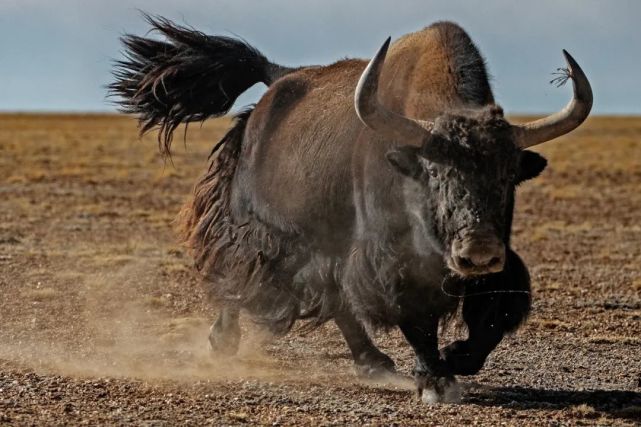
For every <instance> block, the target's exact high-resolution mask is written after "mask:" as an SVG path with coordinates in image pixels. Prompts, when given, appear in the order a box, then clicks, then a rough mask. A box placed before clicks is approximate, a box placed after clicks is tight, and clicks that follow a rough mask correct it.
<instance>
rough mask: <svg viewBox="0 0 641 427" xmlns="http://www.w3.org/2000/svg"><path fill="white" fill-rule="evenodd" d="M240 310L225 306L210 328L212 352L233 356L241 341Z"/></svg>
mask: <svg viewBox="0 0 641 427" xmlns="http://www.w3.org/2000/svg"><path fill="white" fill-rule="evenodd" d="M239 315H240V311H239V310H238V308H236V307H223V309H222V310H221V312H220V314H219V315H218V318H217V319H216V321H215V322H214V324H213V325H211V328H210V329H209V348H210V350H211V351H212V353H215V354H220V355H224V356H233V355H234V354H236V352H237V351H238V345H239V343H240V324H239V322H238V318H239Z"/></svg>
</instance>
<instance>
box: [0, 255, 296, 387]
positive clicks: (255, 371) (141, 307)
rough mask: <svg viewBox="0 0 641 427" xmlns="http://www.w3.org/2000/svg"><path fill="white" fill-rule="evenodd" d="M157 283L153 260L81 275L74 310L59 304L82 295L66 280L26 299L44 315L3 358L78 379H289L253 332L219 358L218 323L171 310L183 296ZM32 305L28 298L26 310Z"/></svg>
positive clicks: (6, 342)
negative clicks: (157, 291) (212, 325)
mask: <svg viewBox="0 0 641 427" xmlns="http://www.w3.org/2000/svg"><path fill="white" fill-rule="evenodd" d="M152 264H153V263H152ZM153 278H157V273H154V267H153V265H150V263H149V262H146V261H145V260H142V261H129V262H127V263H126V265H125V266H123V267H121V268H120V269H119V270H117V271H116V272H108V271H107V272H101V273H96V274H87V275H83V276H80V277H77V278H76V280H77V281H78V282H81V284H80V285H79V288H80V289H79V290H78V291H77V295H75V298H77V299H78V300H80V301H81V303H80V304H79V305H77V306H72V307H71V308H69V307H67V308H66V310H61V309H60V307H57V305H58V304H59V303H58V300H62V299H69V298H73V297H74V296H72V295H69V292H68V289H63V286H62V284H61V283H59V282H58V283H57V286H55V287H54V288H47V289H46V290H42V289H36V290H33V291H31V292H30V293H29V294H28V295H26V296H27V297H30V298H33V297H34V296H36V297H37V298H40V305H41V306H44V310H41V312H42V313H41V314H40V315H39V316H37V317H33V318H32V319H31V321H27V322H23V323H26V324H25V325H24V326H25V328H24V329H25V330H24V331H20V332H21V333H19V334H17V336H18V337H19V339H15V337H14V339H12V337H11V336H7V335H8V334H7V333H8V332H9V331H4V332H5V333H2V335H3V336H2V345H1V346H0V358H2V359H6V360H12V361H15V362H19V363H21V364H23V365H27V366H28V367H31V368H34V369H40V370H45V371H53V372H56V373H60V374H64V375H72V376H112V377H135V378H144V379H153V378H157V379H176V380H192V379H229V378H241V377H252V378H279V377H282V376H283V375H286V374H285V372H284V368H283V367H281V366H279V364H278V363H277V362H276V361H275V360H274V359H272V358H270V357H269V356H268V355H266V354H265V353H262V352H261V351H259V350H258V349H256V348H255V346H252V345H251V342H252V338H251V334H252V331H249V332H250V338H249V340H247V341H249V344H246V345H244V346H243V347H242V348H241V351H240V353H239V356H237V357H234V358H233V359H230V358H214V357H212V355H211V354H210V352H209V349H208V347H207V335H208V329H209V322H210V320H209V319H206V318H205V317H203V316H202V315H199V314H197V313H196V314H192V313H187V314H179V315H176V314H175V313H172V312H171V311H170V310H167V309H166V307H165V306H166V305H168V304H167V303H168V302H169V300H170V299H171V298H172V297H174V298H175V296H172V295H171V294H166V295H163V296H161V297H153V296H151V295H149V294H147V293H146V292H145V290H146V289H149V286H147V285H148V283H147V282H149V281H150V280H153ZM29 303H30V302H29V301H25V310H24V311H25V312H26V311H27V310H28V304H29ZM73 311H75V312H73ZM29 324H31V325H29ZM246 333H247V331H246Z"/></svg>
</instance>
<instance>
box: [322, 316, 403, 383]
mask: <svg viewBox="0 0 641 427" xmlns="http://www.w3.org/2000/svg"><path fill="white" fill-rule="evenodd" d="M334 322H336V325H337V326H338V328H339V329H340V330H341V332H342V333H343V337H345V341H347V346H348V347H349V350H350V351H351V352H352V357H353V358H354V366H355V368H356V374H357V375H358V376H359V377H363V378H368V379H377V378H383V377H385V376H387V375H389V374H394V373H395V372H396V370H395V367H394V361H393V360H392V359H390V358H389V356H387V355H386V354H385V353H383V352H382V351H380V350H379V349H378V348H376V345H374V343H373V342H372V340H371V339H370V337H369V336H368V335H367V331H366V330H365V328H364V327H363V325H362V324H361V323H360V322H359V321H358V320H357V319H356V318H355V317H354V315H353V314H352V313H351V312H350V311H349V310H348V309H346V308H344V309H342V310H341V311H340V312H338V313H337V314H336V316H335V317H334Z"/></svg>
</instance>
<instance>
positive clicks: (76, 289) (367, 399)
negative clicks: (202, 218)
mask: <svg viewBox="0 0 641 427" xmlns="http://www.w3.org/2000/svg"><path fill="white" fill-rule="evenodd" d="M228 124H229V121H227V120H225V119H223V120H217V121H210V122H208V123H207V124H206V125H205V126H204V127H203V128H202V129H199V128H198V126H193V129H191V130H190V133H189V138H188V139H189V142H188V144H187V147H186V149H185V148H184V147H183V146H182V141H180V139H178V140H177V141H176V144H175V145H176V149H175V155H174V157H173V162H174V165H173V166H172V165H171V164H164V163H163V161H162V159H161V158H160V157H159V155H158V154H157V151H156V150H155V146H154V140H153V137H146V138H145V139H144V140H143V142H139V141H138V138H137V135H136V129H135V123H134V122H133V121H132V120H131V119H128V118H124V117H118V116H91V115H89V116H54V115H51V116H47V115H41V116H30V115H4V116H0V197H1V201H0V219H1V222H0V272H1V273H0V424H15V425H58V424H69V425H77V424H103V423H104V424H132V423H133V424H137V425H174V424H178V423H181V424H189V425H203V424H216V425H218V424H244V423H246V424H250V425H255V424H271V425H279V424H315V425H316V424H355V425H360V424H375V425H378V424H438V425H466V424H473V423H478V424H488V425H498V424H501V423H504V424H507V425H528V424H529V425H541V424H545V425H548V424H551V425H558V424H562V425H566V424H599V425H602V424H623V425H625V424H630V425H632V424H635V423H638V422H639V421H640V417H641V351H640V350H641V296H640V295H641V269H640V265H641V118H608V117H600V118H594V119H592V120H590V121H589V123H588V124H587V125H585V126H583V127H582V128H581V129H580V130H579V131H576V132H575V133H573V134H572V135H570V136H568V137H564V138H562V139H559V140H558V141H555V142H551V143H548V144H546V145H545V146H543V147H542V148H541V150H540V151H541V152H542V153H543V154H545V155H546V156H547V157H548V159H549V160H550V166H549V167H548V169H547V170H546V171H545V172H544V173H543V175H542V176H541V177H540V178H539V179H537V180H535V181H532V182H528V183H526V184H524V185H523V186H522V188H520V189H519V197H518V206H517V213H516V220H515V227H514V235H515V236H514V246H515V248H516V249H517V250H518V251H519V252H520V253H521V255H522V257H523V258H524V259H525V261H526V263H527V264H528V265H529V267H530V272H531V274H532V278H533V290H534V308H533V312H532V316H531V318H530V319H529V321H528V322H527V324H526V325H525V326H524V327H523V328H522V329H521V330H520V331H519V332H518V333H516V334H515V335H514V336H511V337H509V338H507V339H505V340H504V341H503V342H502V343H501V345H500V346H499V347H498V348H497V350H496V351H495V352H494V353H493V354H492V356H491V357H490V359H489V360H488V363H487V364H486V367H485V369H484V370H483V371H482V372H481V373H480V374H479V375H476V376H474V377H469V378H463V379H462V382H463V384H464V395H463V402H462V404H457V405H446V404H443V405H438V406H432V407H428V406H426V405H424V404H422V403H421V402H419V401H418V400H417V398H416V396H415V392H414V390H413V387H412V385H411V383H410V382H409V381H401V380H399V381H397V382H396V383H394V384H367V383H363V382H359V381H358V380H356V379H355V377H354V376H353V374H352V368H351V360H350V357H349V354H348V351H347V348H346V346H345V345H344V343H343V341H342V338H341V337H340V335H339V333H338V331H337V329H336V328H335V327H334V326H333V325H332V324H328V325H326V326H324V327H322V328H320V329H319V330H316V331H313V332H311V333H307V334H304V333H302V332H300V331H294V332H292V333H290V334H289V335H287V336H286V337H284V338H280V339H277V340H275V341H273V342H270V343H268V344H266V345H264V346H261V345H259V344H258V342H259V341H261V340H263V339H262V338H261V337H260V336H259V333H258V332H255V331H253V329H252V328H251V325H249V324H246V325H245V332H246V335H249V337H248V338H246V339H245V341H244V344H243V348H242V349H241V353H240V355H239V356H237V357H234V358H228V359H215V358H212V357H210V355H209V354H208V352H207V346H206V336H207V329H208V325H209V323H210V322H211V321H212V319H213V318H214V314H215V310H213V309H212V308H211V307H210V306H209V305H208V303H207V302H206V300H205V298H204V296H203V292H202V290H201V286H200V285H199V283H198V281H197V280H196V279H195V277H194V276H193V274H192V272H191V270H190V259H189V256H188V255H187V254H186V253H185V251H184V250H183V249H182V248H181V247H179V246H178V245H177V244H176V239H175V237H174V232H173V230H172V220H173V219H174V217H175V215H176V214H177V212H178V210H179V209H180V206H181V203H182V202H183V201H184V199H185V198H186V197H187V195H188V194H189V192H190V190H191V187H192V185H193V183H194V182H195V181H196V179H197V178H198V176H199V174H200V173H201V172H202V171H203V170H204V169H205V167H206V157H207V153H208V151H209V149H210V148H211V146H212V145H213V143H214V142H215V141H217V139H218V138H219V137H220V136H221V134H222V132H223V131H224V130H225V128H226V127H227V126H228ZM450 336H451V335H450ZM376 339H377V341H378V343H379V345H380V347H381V348H382V349H383V350H384V351H386V352H387V353H388V354H389V355H390V356H392V357H393V358H394V359H395V360H396V362H397V364H398V367H399V369H400V370H401V372H403V373H405V374H408V373H409V371H410V369H411V366H412V354H411V351H410V350H409V348H408V346H407V345H406V344H405V342H404V341H403V339H402V338H401V337H400V335H399V334H398V333H390V334H384V333H379V334H377V336H376Z"/></svg>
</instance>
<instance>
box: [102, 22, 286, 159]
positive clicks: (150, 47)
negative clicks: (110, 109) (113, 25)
mask: <svg viewBox="0 0 641 427" xmlns="http://www.w3.org/2000/svg"><path fill="white" fill-rule="evenodd" d="M144 17H145V19H146V20H147V22H148V23H149V24H150V25H151V27H152V30H151V31H154V32H158V33H160V34H162V35H163V36H164V38H165V40H163V41H161V40H156V39H151V38H146V37H140V36H135V35H131V34H126V35H124V36H123V37H122V38H121V42H122V44H123V45H124V47H125V51H124V56H125V59H123V60H119V61H116V62H115V66H114V71H113V75H114V77H115V81H114V82H113V83H111V84H110V85H109V86H108V90H109V96H113V97H118V98H119V100H118V101H116V104H118V105H119V107H120V111H122V112H124V113H129V114H137V115H139V119H138V120H139V124H140V133H141V135H142V134H144V133H146V132H148V131H149V130H151V129H154V128H158V130H159V133H158V144H159V148H160V150H161V152H162V153H163V154H165V155H168V154H169V152H170V148H171V142H172V139H173V132H174V131H175V130H176V128H177V127H178V125H180V124H181V123H189V122H194V121H204V120H205V119H207V118H210V117H219V116H222V115H224V114H226V113H227V112H228V111H229V110H230V108H231V107H232V105H233V104H234V102H235V101H236V99H237V98H238V96H240V94H241V93H243V92H244V91H246V90H247V89H248V88H249V87H251V86H252V85H254V84H255V83H258V82H263V83H265V84H267V85H269V84H270V83H271V82H272V81H273V80H275V78H277V77H279V76H281V75H283V74H284V73H285V72H287V71H288V70H289V69H288V68H286V67H281V66H278V65H276V64H271V63H270V62H269V61H268V60H267V58H265V57H264V56H263V55H262V54H261V53H260V52H259V51H258V50H256V49H255V48H254V47H252V46H250V45H249V44H247V43H246V42H245V41H243V40H240V39H236V38H232V37H225V36H210V35H207V34H204V33H202V32H200V31H197V30H195V29H192V28H189V27H186V26H181V25H177V24H175V23H174V22H172V21H170V20H168V19H166V18H163V17H153V16H150V15H146V14H144Z"/></svg>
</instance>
